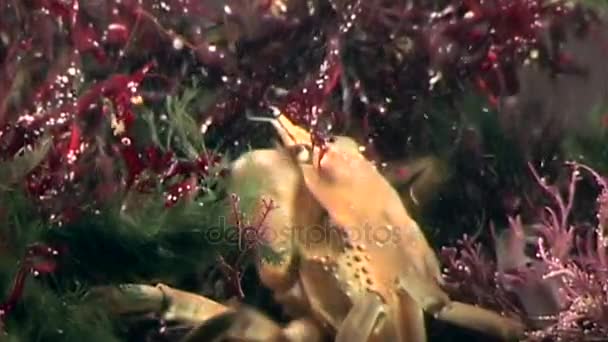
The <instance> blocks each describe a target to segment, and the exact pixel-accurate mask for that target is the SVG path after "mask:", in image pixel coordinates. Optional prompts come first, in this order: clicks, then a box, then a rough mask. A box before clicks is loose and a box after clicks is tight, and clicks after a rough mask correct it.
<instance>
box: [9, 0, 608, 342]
mask: <svg viewBox="0 0 608 342" xmlns="http://www.w3.org/2000/svg"><path fill="white" fill-rule="evenodd" d="M605 6H606V5H605V4H604V3H603V2H601V1H561V0H555V1H547V0H485V1H478V0H392V1H390V0H367V1H362V0H250V1H248V0H107V1H104V0H80V1H79V0H23V1H16V0H0V10H1V12H0V259H1V260H0V270H1V272H0V290H1V291H0V294H2V295H3V297H0V298H4V299H3V300H0V303H1V304H0V321H1V322H2V327H3V328H4V330H5V331H4V332H5V335H3V337H6V339H7V340H10V341H48V340H58V339H59V340H66V341H72V340H74V341H81V340H82V339H83V336H87V338H88V339H89V340H99V341H114V340H116V341H123V340H135V341H141V340H145V339H147V338H150V339H155V340H175V338H174V336H173V334H174V333H175V334H177V335H179V334H180V333H182V334H183V330H184V329H183V327H175V326H173V325H171V324H170V323H167V322H166V321H165V320H163V319H159V318H158V316H157V315H156V316H155V315H148V316H146V320H145V321H146V323H145V324H144V323H142V322H141V321H139V320H135V322H133V321H132V320H130V319H125V318H121V317H119V318H116V317H114V315H111V314H109V313H108V312H105V311H103V310H101V309H100V308H99V307H98V306H97V305H96V304H91V303H89V302H88V297H87V294H88V293H89V292H91V289H93V288H95V287H96V286H102V285H116V284H123V283H141V284H144V283H145V284H148V283H157V282H164V283H167V284H170V285H171V286H172V287H173V288H179V289H183V290H185V291H186V290H187V291H190V292H192V293H197V294H203V295H205V296H206V297H209V298H212V299H214V300H220V301H223V300H225V299H228V298H230V297H237V298H239V300H243V301H245V302H247V303H248V304H250V305H251V306H254V307H257V308H260V310H262V311H264V312H265V313H266V314H268V315H269V316H270V317H272V318H273V319H277V320H278V321H282V322H284V321H286V320H287V318H286V315H285V314H284V313H283V312H281V310H280V309H277V304H276V303H274V302H273V299H272V298H271V297H272V296H271V295H269V294H268V293H267V292H268V291H267V289H265V288H264V286H262V284H260V281H259V279H258V277H257V275H256V274H255V272H253V271H251V269H252V268H254V267H255V264H256V263H258V261H259V260H257V259H256V258H257V257H259V256H257V255H255V253H251V254H250V253H242V251H240V250H235V248H234V246H232V245H230V246H224V245H221V244H217V243H216V244H212V243H210V241H209V240H210V238H209V236H210V232H215V230H214V229H215V228H217V227H216V226H215V225H217V224H218V222H220V221H221V220H222V219H225V218H226V217H227V216H226V215H228V216H229V217H232V215H234V216H235V217H238V213H236V212H237V211H239V210H238V208H237V207H235V206H228V211H229V212H228V214H226V213H225V210H226V209H225V208H224V206H225V202H224V200H226V199H231V198H232V197H231V194H229V193H227V189H226V187H225V182H226V179H227V178H228V177H229V176H230V172H229V170H228V162H229V161H231V160H234V159H236V158H237V157H238V156H239V155H242V154H243V153H245V152H246V151H248V150H249V148H250V147H255V148H258V147H268V146H270V145H271V144H272V141H273V140H275V139H276V138H275V136H274V132H273V131H272V127H267V126H270V125H267V124H264V123H259V122H256V121H255V120H249V119H250V118H252V117H254V118H258V121H260V120H259V119H260V118H262V117H268V116H269V115H272V114H273V113H281V114H282V115H284V116H285V117H287V118H288V119H289V120H290V121H292V122H294V123H296V124H297V125H298V126H301V127H304V128H306V129H307V131H308V132H309V133H310V134H311V137H312V145H313V146H319V147H321V148H323V147H324V146H326V145H328V144H331V143H332V142H333V141H334V138H335V137H336V136H349V137H351V138H352V139H353V140H354V141H355V142H356V143H357V144H358V145H360V146H359V150H360V151H361V152H362V153H363V154H364V155H365V157H366V158H368V159H369V160H372V161H374V162H375V163H376V164H377V165H378V169H379V170H380V173H381V174H382V175H383V176H384V177H385V178H386V179H387V180H388V181H389V182H390V183H391V185H393V186H394V188H395V189H396V190H397V191H398V193H399V195H400V196H401V199H402V200H403V202H404V205H405V207H406V208H407V210H408V212H410V213H411V215H412V217H413V218H414V219H415V220H416V221H417V222H419V224H420V226H421V229H422V230H423V231H424V233H425V235H426V237H427V238H428V240H429V243H430V245H431V246H432V247H433V248H434V249H435V250H437V251H439V252H438V255H439V258H440V261H441V263H442V267H443V278H444V280H445V285H444V288H445V290H446V291H448V292H449V294H450V296H451V297H452V298H453V299H455V300H459V301H462V302H465V303H469V304H475V305H479V306H481V307H483V308H486V309H490V310H495V311H497V312H500V313H502V314H504V315H506V316H509V317H512V318H514V319H518V320H521V321H522V322H524V323H525V324H526V327H527V334H526V338H527V339H528V340H531V341H536V340H539V341H541V340H542V341H546V340H549V341H553V340H555V341H557V340H561V341H601V340H606V337H605V336H608V331H607V329H608V316H607V315H606V309H607V305H608V298H607V291H606V286H608V278H607V275H606V272H607V269H606V267H607V266H608V265H607V263H608V255H607V254H606V253H607V251H606V245H605V243H606V242H605V239H606V236H605V234H606V233H605V231H604V230H605V228H604V226H605V225H606V224H608V223H606V220H608V216H607V215H608V207H606V206H607V205H608V199H607V197H606V196H608V188H607V187H606V182H607V181H606V180H605V176H606V172H608V154H607V151H606V148H607V146H608V144H607V142H606V139H605V138H606V135H605V129H606V125H607V122H608V121H607V120H606V116H605V110H604V107H603V106H604V101H605V98H606V93H607V91H608V86H607V83H606V80H607V79H608V69H607V68H605V67H604V64H605V62H604V61H605V60H606V56H605V54H606V53H607V52H608V51H606V47H607V46H608V45H607V43H608V41H607V40H606V30H605V18H604V13H605ZM352 171H353V172H356V170H352ZM232 199H234V198H232ZM231 203H232V202H231ZM222 222H223V221H222ZM236 226H237V227H236V230H237V231H239V232H240V231H242V230H243V229H242V228H243V227H242V225H239V224H237V225H236ZM246 226H247V228H251V227H250V225H246ZM261 226H263V223H262V222H260V223H258V224H256V225H255V227H257V228H256V230H257V229H261ZM233 228H234V227H233ZM249 230H251V229H249ZM109 251H110V252H109ZM248 252H249V250H248ZM398 262H399V261H398V260H395V263H398ZM138 304H139V303H135V304H133V305H134V306H137V305H138ZM138 308H139V307H138ZM64 318H65V319H64ZM150 322H153V323H150ZM429 324H440V323H435V322H431V323H429ZM446 329H447V330H446ZM451 329H454V328H453V327H445V326H441V329H436V330H434V329H432V330H429V338H430V339H431V340H435V339H436V340H449V338H450V336H452V334H451V333H449V331H453V330H451ZM446 331H448V333H446ZM469 338H474V337H470V336H469ZM475 338H477V336H475ZM479 338H480V340H487V339H484V338H485V337H479Z"/></svg>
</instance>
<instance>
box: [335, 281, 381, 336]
mask: <svg viewBox="0 0 608 342" xmlns="http://www.w3.org/2000/svg"><path fill="white" fill-rule="evenodd" d="M384 315H386V309H385V308H384V304H383V303H382V301H381V300H380V297H378V296H377V295H376V294H375V293H372V292H368V293H366V294H365V295H364V296H363V297H361V298H360V299H359V300H358V301H357V302H356V303H354V305H353V307H352V308H351V310H350V311H349V312H348V315H347V316H346V318H345V319H344V321H342V324H341V325H340V328H339V329H338V332H337V334H336V340H335V341H336V342H350V341H358V342H366V341H369V340H370V337H371V336H372V335H373V334H374V330H375V329H376V328H379V327H380V326H381V325H382V324H383V318H384V317H383V316H384Z"/></svg>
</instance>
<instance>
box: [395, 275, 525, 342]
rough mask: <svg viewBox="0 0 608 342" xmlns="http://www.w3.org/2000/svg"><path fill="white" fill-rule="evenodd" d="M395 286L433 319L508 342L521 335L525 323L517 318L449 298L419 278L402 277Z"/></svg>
mask: <svg viewBox="0 0 608 342" xmlns="http://www.w3.org/2000/svg"><path fill="white" fill-rule="evenodd" d="M398 288H399V290H401V291H402V293H401V295H402V296H404V295H405V296H411V298H413V299H414V300H415V301H416V302H417V303H418V305H419V306H420V307H421V308H422V310H424V311H425V312H427V313H429V314H431V315H432V316H433V317H435V318H436V319H439V320H442V321H446V322H450V323H452V324H456V325H458V326H461V327H464V328H468V329H472V330H476V331H479V332H482V333H486V334H489V335H493V336H497V337H499V338H501V339H503V340H508V341H510V340H517V339H519V338H521V337H522V335H523V333H524V331H525V326H524V324H523V323H522V322H520V321H518V320H515V319H511V318H508V317H505V316H502V315H500V314H498V313H496V312H493V311H490V310H487V309H483V308H480V307H478V306H475V305H471V304H466V303H462V302H457V301H451V300H449V299H448V297H447V294H443V293H440V294H439V295H435V294H432V292H428V288H429V287H428V286H425V285H424V284H421V282H420V281H416V280H411V281H405V280H404V279H401V281H399V284H398ZM435 292H436V291H435Z"/></svg>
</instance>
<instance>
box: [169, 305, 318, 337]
mask: <svg viewBox="0 0 608 342" xmlns="http://www.w3.org/2000/svg"><path fill="white" fill-rule="evenodd" d="M323 337H324V335H323V329H322V328H321V327H320V326H319V325H318V324H317V323H316V322H315V321H313V320H311V319H308V318H302V319H297V320H293V321H291V322H289V323H288V324H287V325H286V326H285V327H281V326H279V325H278V324H277V323H276V322H274V321H272V320H270V319H269V318H268V317H266V316H265V315H264V314H262V313H260V312H258V311H257V310H255V309H252V308H249V307H245V306H241V307H240V308H238V309H237V310H235V311H229V312H226V313H224V314H220V315H218V316H216V317H213V318H212V319H210V320H208V321H206V322H204V323H202V324H200V325H199V326H197V327H196V328H195V329H193V330H192V331H191V332H190V333H189V334H188V335H186V337H185V338H184V339H182V340H181V341H180V342H200V341H209V342H211V341H225V340H229V341H242V342H245V341H251V342H254V341H255V342H262V341H264V342H321V341H322V340H323Z"/></svg>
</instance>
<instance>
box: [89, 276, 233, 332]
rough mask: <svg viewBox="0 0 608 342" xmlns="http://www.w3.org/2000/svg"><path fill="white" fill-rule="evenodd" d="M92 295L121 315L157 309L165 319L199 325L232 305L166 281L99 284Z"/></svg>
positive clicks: (226, 310) (227, 310) (155, 310)
mask: <svg viewBox="0 0 608 342" xmlns="http://www.w3.org/2000/svg"><path fill="white" fill-rule="evenodd" d="M89 295H92V296H94V297H95V299H98V300H101V301H103V304H104V305H107V306H108V307H109V309H110V311H111V312H113V313H115V314H119V315H123V314H136V313H149V312H156V313H159V314H161V316H162V318H163V319H164V320H170V321H179V322H184V323H191V324H199V323H200V322H204V321H207V320H209V319H210V318H212V317H215V316H217V315H221V314H225V313H227V312H231V311H233V309H232V308H230V307H228V306H225V305H222V304H220V303H217V302H215V301H213V300H211V299H208V298H206V297H203V296H199V295H196V294H193V293H189V292H185V291H181V290H178V289H174V288H172V287H169V286H167V285H164V284H158V285H156V286H151V285H142V284H124V285H119V286H99V287H96V288H94V289H93V290H92V291H91V293H90V294H89Z"/></svg>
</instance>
